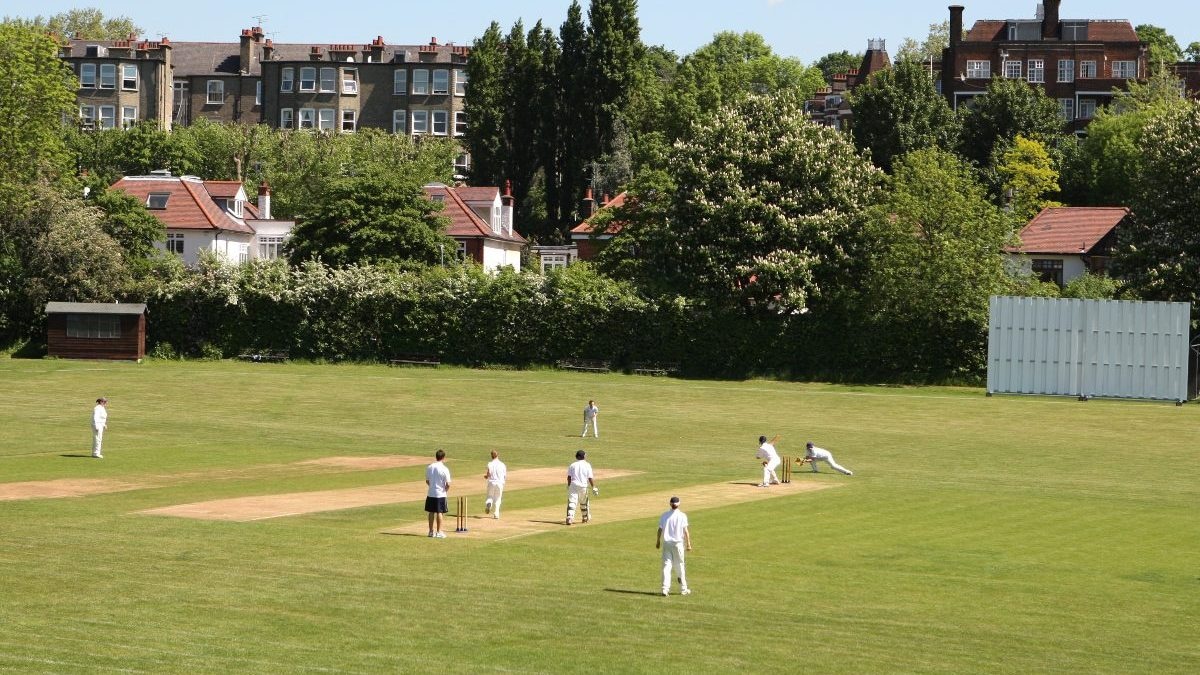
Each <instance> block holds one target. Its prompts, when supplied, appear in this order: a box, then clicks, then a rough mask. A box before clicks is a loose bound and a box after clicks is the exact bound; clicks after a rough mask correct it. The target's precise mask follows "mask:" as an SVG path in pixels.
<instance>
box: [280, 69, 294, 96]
mask: <svg viewBox="0 0 1200 675" xmlns="http://www.w3.org/2000/svg"><path fill="white" fill-rule="evenodd" d="M295 86H296V69H295V68H283V69H281V70H280V71H279V91H285V92H291V91H292V89H294V88H295Z"/></svg>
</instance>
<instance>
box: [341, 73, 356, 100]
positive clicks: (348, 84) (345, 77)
mask: <svg viewBox="0 0 1200 675" xmlns="http://www.w3.org/2000/svg"><path fill="white" fill-rule="evenodd" d="M342 93H343V94H351V95H354V94H357V93H358V68H343V69H342Z"/></svg>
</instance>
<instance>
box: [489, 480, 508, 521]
mask: <svg viewBox="0 0 1200 675" xmlns="http://www.w3.org/2000/svg"><path fill="white" fill-rule="evenodd" d="M502 496H504V483H493V482H492V481H490V480H489V481H488V484H487V501H489V502H491V503H492V513H493V514H495V515H497V516H499V515H500V498H501V497H502Z"/></svg>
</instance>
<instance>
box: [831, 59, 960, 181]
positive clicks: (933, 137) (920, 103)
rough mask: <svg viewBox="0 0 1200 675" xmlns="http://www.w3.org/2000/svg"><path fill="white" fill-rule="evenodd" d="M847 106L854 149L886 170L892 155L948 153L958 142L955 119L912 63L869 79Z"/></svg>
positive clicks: (930, 80)
mask: <svg viewBox="0 0 1200 675" xmlns="http://www.w3.org/2000/svg"><path fill="white" fill-rule="evenodd" d="M850 105H851V108H852V109H853V111H854V129H853V136H854V143H855V145H857V146H858V147H859V148H861V149H864V150H868V151H869V152H870V153H871V161H872V162H874V164H875V166H877V167H879V168H881V169H883V170H884V171H888V172H890V171H891V169H892V160H893V158H894V157H897V156H899V155H903V154H907V153H909V152H911V151H913V150H918V149H921V148H942V149H944V150H952V149H954V147H955V144H956V143H957V141H958V129H959V123H958V118H957V117H955V115H954V111H953V110H951V109H950V104H948V103H946V99H945V97H944V96H942V95H941V94H939V93H938V92H937V89H936V88H935V87H934V84H933V78H932V77H930V76H929V73H928V72H927V71H926V70H925V67H924V66H922V65H921V64H920V63H917V62H915V61H901V62H899V63H897V64H896V65H895V67H893V68H889V69H887V70H881V71H879V72H877V73H875V74H873V75H871V78H870V80H868V81H867V82H866V83H865V84H863V85H860V86H859V87H857V88H856V89H854V91H853V92H852V93H851V94H850Z"/></svg>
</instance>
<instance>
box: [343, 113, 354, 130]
mask: <svg viewBox="0 0 1200 675" xmlns="http://www.w3.org/2000/svg"><path fill="white" fill-rule="evenodd" d="M356 126H357V119H356V113H355V111H353V110H343V111H342V131H349V132H351V133H353V132H354V129H355V127H356Z"/></svg>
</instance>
